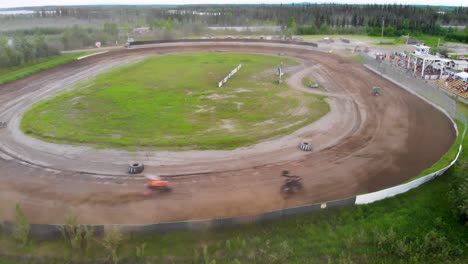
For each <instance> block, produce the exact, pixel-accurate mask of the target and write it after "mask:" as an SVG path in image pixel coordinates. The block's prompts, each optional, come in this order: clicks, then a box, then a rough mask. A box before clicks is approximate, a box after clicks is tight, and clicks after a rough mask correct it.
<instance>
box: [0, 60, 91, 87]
mask: <svg viewBox="0 0 468 264" xmlns="http://www.w3.org/2000/svg"><path fill="white" fill-rule="evenodd" d="M88 53H89V52H77V53H68V54H62V55H58V56H53V57H49V58H46V59H42V60H39V61H36V62H34V63H30V64H26V65H23V66H20V67H12V68H6V69H3V68H0V84H6V83H9V82H12V81H16V80H19V79H21V78H25V77H28V76H30V75H33V74H34V73H37V72H40V71H43V70H46V69H50V68H53V67H57V66H59V65H62V64H66V63H69V62H71V61H74V60H76V58H78V57H80V56H84V55H87V54H88Z"/></svg>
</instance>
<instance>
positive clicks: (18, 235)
mask: <svg viewBox="0 0 468 264" xmlns="http://www.w3.org/2000/svg"><path fill="white" fill-rule="evenodd" d="M15 222H16V226H15V231H14V232H13V237H14V238H15V239H16V241H18V242H19V243H20V245H21V246H22V247H24V246H26V245H27V244H28V241H29V230H30V225H29V222H28V219H27V218H26V215H25V214H24V212H23V209H22V208H21V205H20V204H16V219H15Z"/></svg>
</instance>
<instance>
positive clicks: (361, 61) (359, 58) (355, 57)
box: [353, 55, 365, 64]
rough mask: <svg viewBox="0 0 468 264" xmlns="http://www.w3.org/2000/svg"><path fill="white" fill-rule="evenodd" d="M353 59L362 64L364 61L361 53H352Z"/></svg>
mask: <svg viewBox="0 0 468 264" xmlns="http://www.w3.org/2000/svg"><path fill="white" fill-rule="evenodd" d="M353 59H354V60H356V61H358V62H359V63H361V64H364V63H365V61H364V58H363V57H362V56H361V55H354V56H353Z"/></svg>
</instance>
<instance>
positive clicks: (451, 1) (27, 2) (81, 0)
mask: <svg viewBox="0 0 468 264" xmlns="http://www.w3.org/2000/svg"><path fill="white" fill-rule="evenodd" d="M292 2H299V3H303V2H308V1H307V0H306V1H304V0H297V1H296V0H290V1H288V0H0V8H8V7H23V6H46V5H90V4H94V5H96V4H129V5H137V4H213V3H214V4H246V3H272V4H273V3H274V4H279V3H292ZM310 2H311V3H347V4H369V3H377V4H384V3H385V4H392V3H397V4H420V5H447V6H468V1H467V0H444V1H441V0H334V1H333V0H314V1H310Z"/></svg>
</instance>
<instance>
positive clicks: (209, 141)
mask: <svg viewBox="0 0 468 264" xmlns="http://www.w3.org/2000/svg"><path fill="white" fill-rule="evenodd" d="M281 62H283V63H284V66H285V67H287V66H291V65H296V64H298V63H297V62H296V61H295V60H292V59H288V58H284V57H277V56H266V55H254V54H234V53H200V54H184V55H164V56H159V57H152V58H148V59H145V60H143V61H141V62H138V63H136V64H133V65H130V66H126V67H122V68H119V69H116V70H113V71H111V72H109V73H106V74H102V75H100V76H98V77H97V78H95V79H94V80H91V81H88V82H86V83H82V84H80V85H78V86H77V87H76V89H73V90H72V91H68V92H65V93H62V94H60V95H58V96H56V97H55V98H52V99H50V100H47V101H43V102H40V103H38V104H36V105H35V106H33V107H32V108H31V109H30V110H29V111H28V112H27V113H26V114H25V116H24V118H23V120H22V122H21V129H22V130H23V131H25V132H26V133H27V134H29V135H32V136H34V137H37V138H40V139H42V140H46V141H52V142H57V143H69V144H78V143H88V144H92V145H94V146H97V147H100V148H111V147H126V148H129V149H131V150H132V149H136V148H137V147H150V148H156V149H176V150H177V149H233V148H237V147H240V146H246V145H250V144H254V143H256V142H258V141H259V140H263V139H267V138H271V137H274V136H278V135H283V134H288V133H290V132H292V131H294V130H296V129H298V128H300V127H302V126H304V125H306V124H309V123H311V122H314V121H315V120H317V119H318V118H320V117H321V116H322V115H324V114H325V113H327V112H328V111H329V106H328V104H327V103H326V102H325V100H324V97H323V96H317V95H310V94H305V93H302V92H298V91H295V90H291V89H289V88H288V87H287V86H286V85H285V84H280V85H278V84H274V80H276V79H277V76H276V74H275V72H276V71H275V68H276V67H277V66H278V65H279V64H280V63H281ZM238 64H242V68H241V69H240V71H239V72H238V73H236V74H235V75H234V76H233V77H232V78H231V79H230V80H229V81H228V82H227V83H226V84H225V85H224V86H223V87H222V88H218V87H217V84H218V82H219V81H220V80H222V79H223V78H224V77H225V76H226V75H227V74H228V73H229V72H230V71H231V70H232V69H234V68H235V67H236V66H237V65H238Z"/></svg>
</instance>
